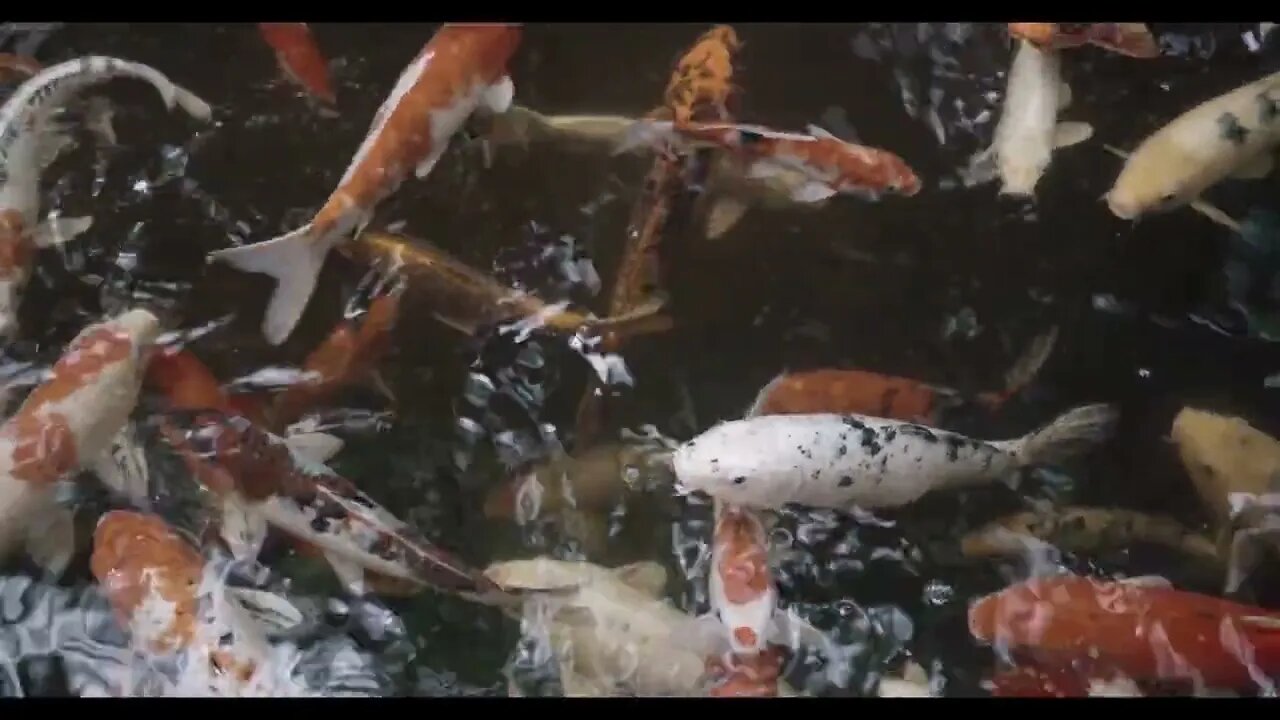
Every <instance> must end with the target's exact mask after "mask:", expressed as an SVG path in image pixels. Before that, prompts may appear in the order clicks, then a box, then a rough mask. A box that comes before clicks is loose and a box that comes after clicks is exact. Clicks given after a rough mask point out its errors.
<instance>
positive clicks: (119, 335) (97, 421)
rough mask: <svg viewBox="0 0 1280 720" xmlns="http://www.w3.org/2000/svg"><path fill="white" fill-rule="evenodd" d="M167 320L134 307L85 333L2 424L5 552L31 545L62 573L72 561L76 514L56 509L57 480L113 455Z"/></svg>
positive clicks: (0, 544) (0, 528) (0, 526)
mask: <svg viewBox="0 0 1280 720" xmlns="http://www.w3.org/2000/svg"><path fill="white" fill-rule="evenodd" d="M159 335H160V322H159V320H158V319H157V318H156V316H155V315H152V314H151V313H150V312H148V311H146V310H130V311H128V312H125V313H123V314H121V315H119V316H118V317H115V318H113V319H110V320H107V321H105V322H101V323H98V324H96V325H91V326H89V327H88V328H85V329H84V330H83V331H81V333H80V334H79V335H77V336H76V337H75V339H73V340H72V341H71V343H70V344H69V345H68V346H67V350H66V352H65V353H63V355H62V357H61V358H60V359H59V360H58V362H57V363H56V364H55V365H54V366H53V370H52V373H51V375H50V377H49V379H48V380H46V381H45V382H44V383H43V384H41V385H40V386H39V387H37V388H36V389H35V390H33V391H32V392H31V394H30V395H29V396H27V399H26V401H25V402H23V404H22V406H21V407H20V408H19V409H18V411H17V412H16V413H15V414H14V415H13V417H11V418H9V420H8V421H7V422H5V424H4V425H3V426H0V553H6V552H9V551H11V550H13V549H15V546H17V545H18V544H19V543H20V542H23V541H25V542H26V544H27V548H28V550H29V551H30V552H31V554H32V555H33V557H34V558H35V559H36V560H37V561H38V562H40V563H41V564H42V565H44V566H45V567H47V568H49V569H51V570H53V571H55V572H60V571H61V570H62V568H64V567H65V566H66V563H67V562H68V561H69V560H70V559H71V555H72V550H73V541H74V537H73V535H72V523H71V515H70V513H69V512H68V511H66V510H62V509H59V508H56V506H55V503H54V497H53V495H54V492H53V488H54V483H56V482H57V481H59V480H62V479H65V478H69V477H71V476H72V474H74V473H76V472H79V471H81V470H86V469H89V468H90V467H91V466H92V465H93V464H94V463H96V462H97V461H98V459H99V458H100V457H102V456H103V455H104V453H106V452H107V451H108V450H109V449H110V447H111V443H112V441H113V440H114V439H115V438H116V436H117V434H118V433H119V432H120V430H121V429H122V428H123V427H124V426H125V423H127V422H128V419H129V413H131V412H132V411H133V408H134V405H135V404H136V403H137V399H138V391H139V389H140V387H141V385H142V376H143V370H144V368H145V367H146V361H147V358H148V356H149V354H150V351H151V348H152V344H153V343H154V342H155V340H156V338H157V337H159Z"/></svg>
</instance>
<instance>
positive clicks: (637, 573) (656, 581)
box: [613, 560, 667, 597]
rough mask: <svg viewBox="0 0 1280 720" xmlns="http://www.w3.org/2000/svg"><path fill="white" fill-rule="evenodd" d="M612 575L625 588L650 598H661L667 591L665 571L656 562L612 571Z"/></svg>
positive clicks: (645, 562)
mask: <svg viewBox="0 0 1280 720" xmlns="http://www.w3.org/2000/svg"><path fill="white" fill-rule="evenodd" d="M613 574H614V575H615V576H616V577H617V578H618V580H619V581H620V582H622V583H623V584H624V585H626V586H627V587H630V588H631V589H633V590H639V591H640V592H642V593H644V594H645V595H648V596H650V597H662V594H663V593H664V592H666V589H667V570H666V568H664V567H662V566H661V565H659V564H658V563H656V562H652V561H647V560H646V561H641V562H634V563H631V564H630V565H622V566H620V567H616V568H614V569H613Z"/></svg>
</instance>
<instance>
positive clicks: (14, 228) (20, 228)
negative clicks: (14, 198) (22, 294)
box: [0, 210, 36, 280]
mask: <svg viewBox="0 0 1280 720" xmlns="http://www.w3.org/2000/svg"><path fill="white" fill-rule="evenodd" d="M35 254H36V244H35V242H34V241H32V239H31V238H30V237H28V235H27V232H26V227H25V225H24V224H23V220H22V213H20V212H18V211H17V210H0V280H10V279H13V278H17V277H20V276H22V275H23V274H25V273H26V271H27V269H28V268H29V267H31V262H32V259H33V258H35Z"/></svg>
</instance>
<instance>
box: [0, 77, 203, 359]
mask: <svg viewBox="0 0 1280 720" xmlns="http://www.w3.org/2000/svg"><path fill="white" fill-rule="evenodd" d="M120 77H127V78H133V79H136V80H142V81H143V82H146V83H148V84H150V85H151V86H152V87H154V88H155V89H156V91H157V92H159V93H160V97H161V99H162V100H163V101H164V103H165V106H166V107H168V108H170V109H172V108H173V107H174V106H175V105H176V106H177V107H180V108H182V109H183V110H184V111H185V112H186V113H187V114H188V115H190V116H192V117H193V118H196V119H197V120H202V121H203V120H208V119H209V118H210V117H211V115H212V110H211V108H210V107H209V105H208V103H206V102H205V101H203V100H201V99H200V98H198V97H196V96H195V95H194V94H192V93H191V92H190V91H189V90H187V89H185V88H183V87H180V86H178V85H175V84H174V83H173V82H172V81H171V80H169V78H167V77H165V76H164V75H163V74H161V73H160V71H158V70H156V69H155V68H152V67H150V66H147V65H143V64H141V63H135V62H130V61H128V60H120V59H117V58H112V57H100V56H90V57H83V58H79V59H76V60H68V61H67V62H63V63H58V64H57V65H53V66H52V67H49V68H45V69H44V70H41V71H39V72H38V73H36V74H35V75H34V76H32V77H31V78H30V79H29V80H27V81H26V82H24V83H22V85H20V86H19V87H18V89H17V90H15V91H14V93H13V94H12V95H11V96H9V99H8V100H6V101H5V103H4V106H3V107H0V337H8V336H11V335H12V334H13V333H14V332H15V331H16V329H17V328H16V324H17V323H16V320H17V318H16V313H17V306H18V302H19V298H20V295H21V293H22V290H23V288H24V287H25V286H26V284H27V281H28V280H29V279H30V275H31V267H32V264H33V263H34V261H35V254H36V251H37V250H38V249H40V248H42V247H51V246H54V245H59V244H61V243H64V242H66V241H67V240H70V239H72V238H74V237H75V236H77V235H79V234H81V233H83V232H84V231H85V230H87V229H89V226H90V225H91V224H92V222H93V220H92V218H90V217H78V218H50V219H49V220H48V221H46V222H44V223H39V224H37V222H38V220H39V213H40V177H41V174H42V173H43V172H44V170H45V168H47V167H48V166H49V165H50V164H51V163H52V162H53V161H54V160H55V159H56V158H57V157H58V156H59V155H60V154H61V153H62V151H63V150H65V149H67V147H69V146H70V145H71V143H72V142H73V140H72V137H71V135H70V133H69V128H68V127H67V125H66V123H65V122H63V121H61V120H59V119H58V118H57V117H56V113H58V112H59V111H61V110H62V109H63V108H65V106H66V105H67V103H68V102H69V101H71V100H72V99H74V98H75V97H76V96H77V95H78V94H79V93H81V92H82V91H84V90H86V89H88V88H89V87H92V86H94V85H98V84H101V83H104V82H107V81H108V80H111V79H113V78H120ZM98 108H99V109H103V108H105V106H101V105H99V106H98ZM91 122H92V123H93V124H96V127H97V128H98V131H99V132H100V133H101V134H104V135H107V136H108V137H112V136H114V133H113V132H112V131H111V130H110V122H109V120H108V119H107V118H106V117H105V116H103V115H101V114H99V116H98V117H97V118H96V119H95V120H93V121H91Z"/></svg>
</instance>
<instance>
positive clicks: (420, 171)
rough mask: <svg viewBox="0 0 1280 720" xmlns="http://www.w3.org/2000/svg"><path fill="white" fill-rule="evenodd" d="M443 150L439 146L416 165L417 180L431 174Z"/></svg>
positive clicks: (442, 146)
mask: <svg viewBox="0 0 1280 720" xmlns="http://www.w3.org/2000/svg"><path fill="white" fill-rule="evenodd" d="M444 148H445V146H444V144H441V145H440V147H438V148H436V149H435V150H432V151H431V154H430V155H428V156H427V159H426V160H423V161H422V162H420V163H418V167H416V168H414V170H413V174H414V175H415V176H417V178H418V179H419V180H421V179H422V178H424V177H426V176H428V175H430V174H431V170H432V168H434V167H435V166H436V163H437V162H439V161H440V156H441V155H444ZM359 234H360V233H358V232H357V233H356V235H357V236H358V235H359Z"/></svg>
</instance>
